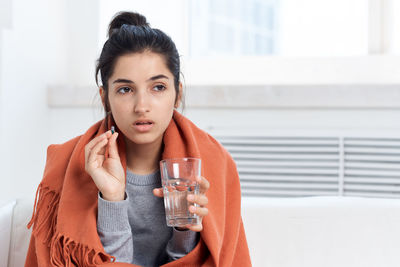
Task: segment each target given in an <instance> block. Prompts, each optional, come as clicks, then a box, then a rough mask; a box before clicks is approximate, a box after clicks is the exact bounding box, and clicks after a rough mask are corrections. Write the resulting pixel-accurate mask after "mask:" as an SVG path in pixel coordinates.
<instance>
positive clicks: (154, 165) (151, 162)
mask: <svg viewBox="0 0 400 267" xmlns="http://www.w3.org/2000/svg"><path fill="white" fill-rule="evenodd" d="M125 144H126V167H127V168H128V170H129V171H131V172H133V173H135V174H150V173H153V172H155V171H156V170H157V169H158V168H159V162H160V159H161V152H162V138H160V140H158V141H156V142H154V143H151V144H143V145H138V144H135V143H133V142H131V141H130V140H128V139H127V138H125Z"/></svg>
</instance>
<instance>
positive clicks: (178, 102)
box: [174, 82, 183, 108]
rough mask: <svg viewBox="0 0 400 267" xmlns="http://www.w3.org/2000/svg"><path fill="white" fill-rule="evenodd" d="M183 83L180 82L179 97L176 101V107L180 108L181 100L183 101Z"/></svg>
mask: <svg viewBox="0 0 400 267" xmlns="http://www.w3.org/2000/svg"><path fill="white" fill-rule="evenodd" d="M182 90H183V89H182V83H181V82H180V83H179V93H178V97H177V98H176V101H175V105H174V107H175V108H179V106H180V105H181V102H182Z"/></svg>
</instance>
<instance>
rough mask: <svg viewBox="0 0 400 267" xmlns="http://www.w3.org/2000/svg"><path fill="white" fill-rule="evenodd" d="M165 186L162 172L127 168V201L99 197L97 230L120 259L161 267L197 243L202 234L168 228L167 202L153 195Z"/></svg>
mask: <svg viewBox="0 0 400 267" xmlns="http://www.w3.org/2000/svg"><path fill="white" fill-rule="evenodd" d="M156 187H161V178H160V171H157V172H155V173H153V174H149V175H137V174H134V173H132V172H129V171H127V176H126V194H127V197H126V199H125V200H123V201H119V202H110V201H106V200H104V199H103V198H101V196H100V194H99V198H98V215H97V231H98V234H99V237H100V240H101V242H102V244H103V247H104V249H105V251H106V252H107V253H108V254H110V255H112V256H115V257H116V261H117V262H128V263H133V264H137V265H142V266H160V265H162V264H165V263H167V262H170V261H173V260H176V259H179V258H181V257H183V256H185V255H186V254H187V253H189V252H190V251H191V250H192V249H193V248H194V247H195V246H196V244H197V242H198V239H199V234H198V233H196V232H193V231H190V230H185V231H179V230H176V229H175V228H172V227H168V226H167V224H166V220H165V210H164V201H163V199H162V198H159V197H156V196H154V195H153V192H152V191H153V189H154V188H156Z"/></svg>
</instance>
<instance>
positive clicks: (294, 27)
mask: <svg viewBox="0 0 400 267" xmlns="http://www.w3.org/2000/svg"><path fill="white" fill-rule="evenodd" d="M189 20H190V26H189V29H190V33H189V34H190V55H191V56H192V57H203V56H209V57H215V56H226V55H228V56H237V55H240V56H252V55H279V56H318V57H320V56H329V57H332V56H359V55H366V54H367V53H368V1H367V0H352V1H347V0H337V1H321V0H303V1H297V0H233V1H232V0H230V1H228V0H208V1H204V0H191V1H190V16H189Z"/></svg>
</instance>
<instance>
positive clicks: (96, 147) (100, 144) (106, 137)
mask: <svg viewBox="0 0 400 267" xmlns="http://www.w3.org/2000/svg"><path fill="white" fill-rule="evenodd" d="M117 137H118V133H117V132H115V133H114V134H111V131H107V132H105V133H103V134H102V135H99V136H97V137H96V138H94V139H93V140H91V141H90V142H89V143H88V144H87V145H86V146H85V170H86V172H87V173H88V174H89V175H90V176H91V177H92V179H93V181H94V183H95V184H96V186H97V188H98V189H99V191H100V192H101V194H102V197H103V198H104V199H105V200H108V201H121V200H123V199H124V198H125V172H124V168H123V167H122V164H121V160H120V158H119V154H118V146H117V142H116V140H117ZM106 148H108V155H106ZM107 156H108V157H107Z"/></svg>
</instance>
